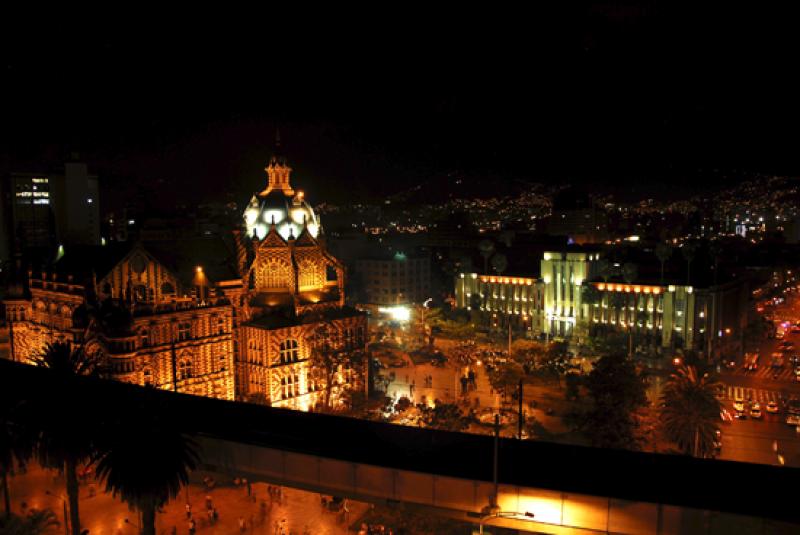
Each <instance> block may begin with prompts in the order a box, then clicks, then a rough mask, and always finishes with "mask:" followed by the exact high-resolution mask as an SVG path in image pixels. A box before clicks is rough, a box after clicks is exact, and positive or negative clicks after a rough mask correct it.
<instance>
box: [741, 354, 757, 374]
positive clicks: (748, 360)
mask: <svg viewBox="0 0 800 535" xmlns="http://www.w3.org/2000/svg"><path fill="white" fill-rule="evenodd" d="M742 367H743V368H744V369H745V370H748V371H755V370H757V369H758V353H745V354H744V363H743V364H742Z"/></svg>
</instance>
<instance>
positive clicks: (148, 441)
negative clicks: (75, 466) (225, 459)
mask: <svg viewBox="0 0 800 535" xmlns="http://www.w3.org/2000/svg"><path fill="white" fill-rule="evenodd" d="M140 405H141V406H138V407H131V410H130V411H125V413H124V415H120V416H119V417H117V418H115V419H114V421H112V422H111V423H110V425H109V426H107V428H106V433H105V436H104V439H103V440H102V441H101V442H100V451H101V453H100V454H99V458H98V461H97V475H98V476H99V477H100V478H101V479H102V480H103V481H104V482H105V487H106V491H111V492H112V493H113V495H114V496H115V497H116V496H119V497H120V498H121V499H122V501H124V502H125V503H127V504H128V505H129V506H130V507H131V508H132V509H136V510H137V511H139V512H140V513H141V515H142V526H141V533H142V534H143V535H155V532H156V528H155V522H156V510H157V509H158V508H159V507H162V506H163V505H165V504H166V503H167V502H168V501H169V500H172V499H175V498H176V497H177V496H178V494H179V493H180V491H181V488H182V487H183V486H184V485H186V484H188V482H189V472H191V471H192V470H194V469H195V467H196V466H197V461H198V453H197V450H198V446H197V443H196V442H194V441H193V440H192V439H191V438H189V437H187V436H185V435H184V434H183V433H181V432H180V431H179V430H177V429H175V424H174V422H172V421H166V419H164V418H161V417H160V416H159V415H160V414H163V413H164V411H163V410H160V408H159V407H155V406H152V404H147V403H143V404H140Z"/></svg>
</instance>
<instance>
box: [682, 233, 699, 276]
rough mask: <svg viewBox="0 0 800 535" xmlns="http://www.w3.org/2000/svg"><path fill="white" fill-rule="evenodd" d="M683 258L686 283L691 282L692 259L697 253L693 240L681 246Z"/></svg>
mask: <svg viewBox="0 0 800 535" xmlns="http://www.w3.org/2000/svg"><path fill="white" fill-rule="evenodd" d="M681 252H682V253H683V259H684V260H686V285H687V286H689V285H691V284H692V260H694V255H695V254H696V253H697V244H696V243H694V242H686V243H684V244H683V246H681Z"/></svg>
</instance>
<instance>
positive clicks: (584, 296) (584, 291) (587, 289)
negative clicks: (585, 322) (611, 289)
mask: <svg viewBox="0 0 800 535" xmlns="http://www.w3.org/2000/svg"><path fill="white" fill-rule="evenodd" d="M602 299H603V294H602V293H600V290H598V289H597V287H596V286H595V285H593V284H585V285H584V286H583V288H581V301H583V302H584V303H586V304H587V305H589V319H590V320H593V319H594V316H595V314H594V310H593V308H594V305H595V304H599V303H600V301H602Z"/></svg>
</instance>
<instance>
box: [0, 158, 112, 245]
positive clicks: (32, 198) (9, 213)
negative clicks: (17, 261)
mask: <svg viewBox="0 0 800 535" xmlns="http://www.w3.org/2000/svg"><path fill="white" fill-rule="evenodd" d="M0 190H2V202H3V222H2V229H3V236H2V245H0V255H3V258H4V259H8V258H10V256H11V255H12V254H13V251H14V250H15V249H17V250H23V249H28V248H35V247H43V248H45V247H46V248H49V247H54V246H56V245H58V244H65V245H74V244H80V245H98V244H100V212H99V206H100V202H99V201H100V199H99V189H98V181H97V176H95V175H91V174H89V172H88V168H87V165H86V164H85V163H81V162H75V161H70V162H67V163H65V164H64V168H63V170H60V171H58V172H55V173H12V174H10V175H9V176H7V177H4V180H3V185H2V188H0Z"/></svg>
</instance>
